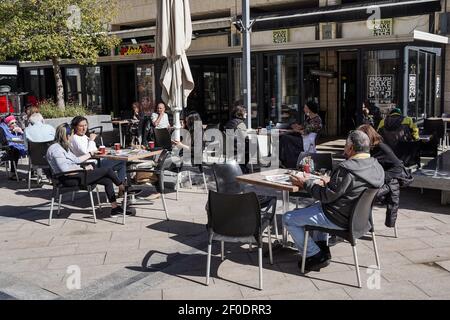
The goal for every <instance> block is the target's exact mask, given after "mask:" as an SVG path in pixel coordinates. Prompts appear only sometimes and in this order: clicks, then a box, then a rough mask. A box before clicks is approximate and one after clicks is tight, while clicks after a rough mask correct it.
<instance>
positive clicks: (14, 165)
mask: <svg viewBox="0 0 450 320" xmlns="http://www.w3.org/2000/svg"><path fill="white" fill-rule="evenodd" d="M12 165H13V168H14V173H15V174H16V180H17V182H19V181H20V180H19V174H18V173H17V166H16V163H15V162H14V161H13V162H12Z"/></svg>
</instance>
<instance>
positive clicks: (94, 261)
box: [48, 252, 106, 269]
mask: <svg viewBox="0 0 450 320" xmlns="http://www.w3.org/2000/svg"><path fill="white" fill-rule="evenodd" d="M105 255H106V253H105V252H104V253H94V254H80V255H72V256H68V257H56V258H52V259H51V261H50V263H49V265H48V268H49V269H59V268H67V267H69V266H71V265H76V266H79V267H81V268H83V267H89V266H97V265H101V264H103V262H104V260H105Z"/></svg>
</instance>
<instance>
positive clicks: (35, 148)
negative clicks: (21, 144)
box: [28, 141, 53, 167]
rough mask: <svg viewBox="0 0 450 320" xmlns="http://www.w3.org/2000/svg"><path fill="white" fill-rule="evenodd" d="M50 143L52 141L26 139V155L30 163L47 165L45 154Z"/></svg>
mask: <svg viewBox="0 0 450 320" xmlns="http://www.w3.org/2000/svg"><path fill="white" fill-rule="evenodd" d="M52 143H53V141H47V142H32V141H28V156H29V158H30V163H31V165H33V166H41V167H47V166H48V162H47V159H46V158H45V156H46V154H47V150H48V147H49V146H50V145H51V144H52Z"/></svg>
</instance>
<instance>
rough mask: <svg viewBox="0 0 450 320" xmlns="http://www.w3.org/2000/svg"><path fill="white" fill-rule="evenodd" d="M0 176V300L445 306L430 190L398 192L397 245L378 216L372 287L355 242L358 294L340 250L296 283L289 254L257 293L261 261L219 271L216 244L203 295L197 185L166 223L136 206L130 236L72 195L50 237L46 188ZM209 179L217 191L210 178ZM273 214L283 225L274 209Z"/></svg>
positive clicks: (442, 247) (246, 254)
mask: <svg viewBox="0 0 450 320" xmlns="http://www.w3.org/2000/svg"><path fill="white" fill-rule="evenodd" d="M0 175H1V180H0V188H1V189H0V190H1V191H0V195H1V200H0V203H1V207H0V299H164V300H166V299H283V300H285V299H448V298H450V215H449V214H450V208H449V207H448V206H441V205H440V198H439V193H437V192H434V191H431V190H424V193H423V194H421V193H420V190H418V189H406V190H403V192H402V196H401V210H400V216H399V219H398V230H399V238H397V239H396V238H394V237H393V234H394V233H393V230H392V229H387V228H385V227H384V209H382V208H378V207H376V208H375V210H374V216H375V223H376V228H377V234H378V237H377V241H378V247H379V252H380V259H381V266H382V271H381V278H380V281H379V288H377V286H376V285H377V281H376V276H377V274H376V273H374V270H373V269H367V268H366V267H368V266H371V265H373V264H375V259H374V255H373V250H372V243H371V242H370V241H365V240H362V241H360V242H359V244H358V253H359V259H360V264H361V266H362V268H361V275H362V281H363V288H362V289H358V288H356V287H355V284H356V276H355V272H354V268H353V266H352V262H353V258H352V250H351V247H350V245H348V244H344V243H339V244H338V245H336V246H334V247H332V248H331V253H332V255H333V259H332V263H331V264H330V266H329V267H327V268H325V269H322V271H321V272H320V273H318V272H311V273H309V274H308V275H307V277H304V276H302V275H301V274H300V272H299V269H298V267H297V260H298V255H297V253H296V251H293V250H282V251H276V252H274V265H270V264H269V262H268V258H265V259H264V290H262V291H260V290H257V289H256V287H257V285H258V268H257V250H255V249H253V250H252V251H250V250H249V248H248V245H243V246H239V245H235V244H226V251H227V253H226V260H225V261H223V262H221V261H220V254H219V252H220V244H218V243H217V244H216V245H215V246H214V247H213V254H214V255H215V256H213V259H212V267H211V275H212V281H211V284H210V286H209V287H207V286H205V285H204V282H205V270H206V248H207V237H206V228H205V223H206V220H207V219H206V213H205V203H206V199H207V195H206V193H205V192H204V190H203V189H202V184H201V183H199V184H198V186H194V188H193V189H190V188H187V186H186V188H183V190H182V191H181V192H180V194H179V200H178V201H176V200H175V193H173V192H169V194H168V195H167V205H168V208H169V214H170V217H171V221H165V220H164V212H163V211H162V204H161V201H160V200H156V201H154V203H153V204H146V205H136V206H135V208H136V212H137V215H136V216H133V217H128V219H127V222H126V225H122V224H121V218H111V217H109V207H108V206H107V205H105V206H106V208H103V211H102V212H98V222H97V224H94V223H93V219H92V215H91V212H90V210H89V209H88V208H89V197H88V195H87V193H79V194H77V196H76V199H75V201H74V202H73V203H72V202H71V196H70V194H66V195H65V196H64V198H63V210H62V212H61V215H60V216H59V217H55V219H54V220H53V223H52V226H50V227H49V226H47V221H48V213H49V204H50V201H49V200H50V196H51V189H50V187H49V186H44V187H43V188H34V189H33V190H32V191H31V192H28V190H27V189H26V182H25V181H22V182H20V183H18V182H14V181H7V180H6V174H5V173H4V172H0ZM208 180H209V186H210V188H214V183H213V182H212V180H211V177H210V176H208ZM101 190H102V188H101ZM261 191H264V192H268V193H270V190H261ZM278 197H279V199H280V198H281V194H278ZM101 198H102V199H105V196H104V194H102V195H101ZM302 205H306V204H305V203H302ZM294 207H295V204H294V203H291V208H294ZM79 208H83V209H79ZM278 213H279V217H280V218H281V216H280V214H281V201H279V202H278ZM280 218H279V219H278V220H279V222H280V221H281V219H280ZM280 227H281V226H280ZM265 249H266V248H265ZM73 265H75V266H78V267H79V268H80V270H81V288H80V289H69V287H70V285H69V286H67V283H68V282H69V284H70V283H71V282H70V281H68V280H70V277H71V271H70V270H71V269H70V268H69V267H70V266H73ZM68 268H69V269H68ZM374 277H375V278H374ZM374 279H375V280H374ZM368 280H369V281H368ZM367 283H369V285H367ZM369 287H370V288H369Z"/></svg>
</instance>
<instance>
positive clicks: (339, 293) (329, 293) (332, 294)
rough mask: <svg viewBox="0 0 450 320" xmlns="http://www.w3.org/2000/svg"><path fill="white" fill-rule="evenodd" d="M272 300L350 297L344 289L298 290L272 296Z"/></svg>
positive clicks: (343, 298) (345, 298) (344, 298)
mask: <svg viewBox="0 0 450 320" xmlns="http://www.w3.org/2000/svg"><path fill="white" fill-rule="evenodd" d="M269 299H270V300H350V299H351V298H350V296H349V295H348V294H347V292H345V290H344V289H342V288H340V289H329V290H321V291H318V290H315V291H312V290H309V291H308V290H300V289H299V290H298V292H295V293H287V294H284V293H283V294H279V295H270V296H269Z"/></svg>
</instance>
